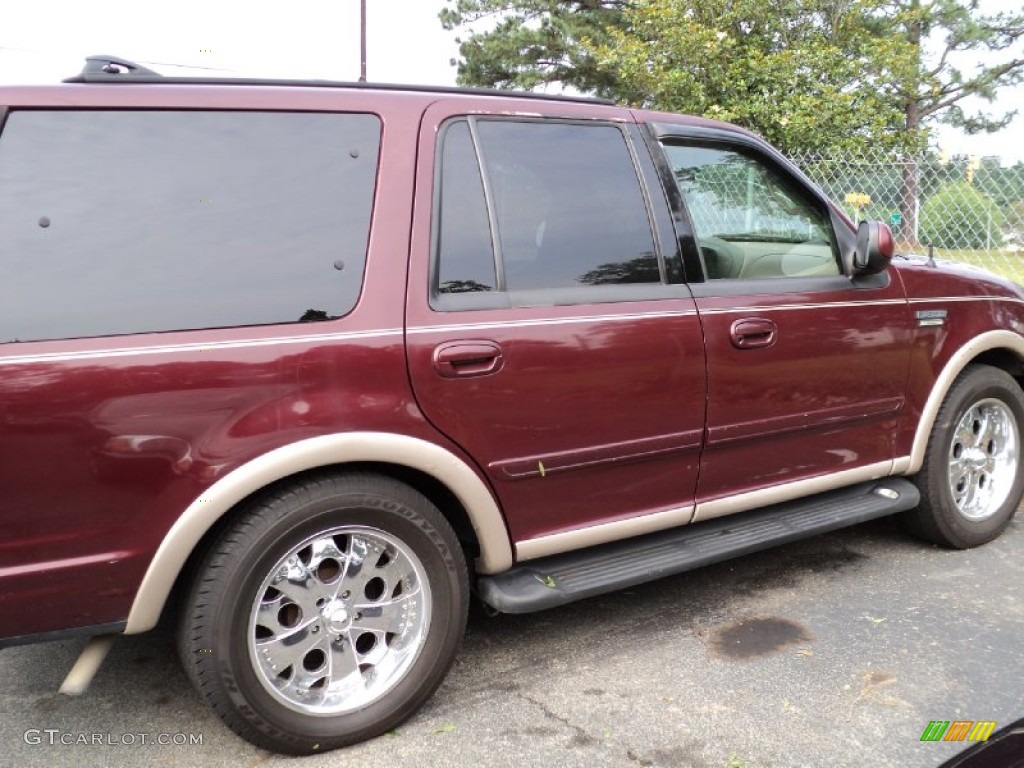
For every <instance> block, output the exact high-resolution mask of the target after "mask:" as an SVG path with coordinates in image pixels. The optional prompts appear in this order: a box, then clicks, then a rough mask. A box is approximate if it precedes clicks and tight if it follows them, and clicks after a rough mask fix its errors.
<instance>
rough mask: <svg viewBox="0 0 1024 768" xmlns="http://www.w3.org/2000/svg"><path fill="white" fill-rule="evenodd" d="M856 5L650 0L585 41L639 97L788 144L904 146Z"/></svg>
mask: <svg viewBox="0 0 1024 768" xmlns="http://www.w3.org/2000/svg"><path fill="white" fill-rule="evenodd" d="M853 5H855V4H854V3H852V2H837V0H777V2H773V3H764V2H763V0H700V2H683V1H680V0H640V1H638V2H636V3H634V4H632V5H630V6H629V7H628V8H627V9H626V10H625V11H624V13H623V15H624V23H623V24H621V25H619V27H617V28H615V29H611V30H609V31H608V34H607V37H608V39H607V40H606V41H605V42H601V43H596V42H594V41H593V40H589V39H588V40H585V41H584V45H586V46H588V47H589V48H590V50H591V51H592V53H593V55H594V58H595V59H596V61H597V62H598V64H599V65H600V66H601V67H604V68H606V69H608V70H609V71H612V72H615V73H616V76H617V79H618V89H619V93H620V95H621V97H623V98H624V99H625V100H626V101H627V102H629V103H631V104H635V105H641V106H646V107H652V108H655V109H665V110H669V111H676V112H696V113H698V114H702V115H705V116H708V117H714V118H718V119H722V120H728V121H731V122H734V123H738V124H739V125H742V126H744V127H747V128H750V129H752V130H754V131H756V132H758V133H760V134H761V135H762V136H764V137H765V138H766V139H768V140H769V141H771V142H772V143H773V144H775V145H776V146H778V147H780V148H781V149H783V150H784V151H788V152H818V151H827V150H835V149H839V148H842V149H851V148H858V147H860V148H862V147H864V146H868V145H872V146H877V145H878V144H885V145H889V146H894V145H899V144H900V143H901V142H902V140H903V138H904V137H903V135H902V133H901V128H902V113H901V112H900V110H899V108H898V107H897V106H896V105H894V104H892V103H891V101H890V100H888V99H886V98H884V97H883V96H884V92H883V91H882V89H880V88H879V87H877V85H878V84H876V83H873V82H872V80H873V78H874V74H873V72H872V70H871V68H870V67H868V66H866V62H867V59H866V57H865V56H864V55H861V54H860V52H862V51H865V50H867V49H869V48H870V45H871V41H870V40H869V37H870V35H871V33H872V30H871V29H870V27H869V25H868V24H867V23H866V22H865V19H864V18H863V16H862V15H858V14H856V13H853V12H852V11H851V10H850V7H852V6H853Z"/></svg>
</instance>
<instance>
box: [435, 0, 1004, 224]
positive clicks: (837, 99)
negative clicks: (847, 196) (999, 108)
mask: <svg viewBox="0 0 1024 768" xmlns="http://www.w3.org/2000/svg"><path fill="white" fill-rule="evenodd" d="M449 4H450V7H448V8H446V9H445V10H444V11H443V12H442V14H441V17H442V22H443V23H444V24H445V26H446V27H447V28H449V29H454V28H461V27H463V26H470V25H473V24H479V23H481V22H487V21H488V20H494V19H496V20H497V21H496V23H495V24H493V25H491V26H490V27H489V28H488V29H486V30H485V31H474V32H471V33H470V34H469V36H468V37H467V38H466V39H465V41H463V42H462V44H461V49H460V50H461V54H462V60H461V61H460V63H459V81H460V82H461V83H463V84H466V85H484V86H497V87H519V88H534V87H536V86H538V85H542V84H547V83H560V84H563V85H567V86H571V87H573V88H576V89H578V90H581V91H586V92H593V93H597V94H598V95H603V96H610V97H612V98H615V99H618V100H620V101H624V102H626V103H629V104H633V105H641V106H649V107H654V108H663V109H669V110H673V111H680V112H689V113H695V114H700V115H706V116H709V117H717V118H722V119H727V120H732V121H734V122H737V123H739V124H740V125H743V126H745V127H747V128H750V129H752V130H754V131H756V132H758V133H761V134H762V135H764V136H765V137H766V138H768V139H769V140H770V141H772V142H773V143H775V144H777V145H779V146H780V147H781V148H782V149H784V150H786V151H789V152H809V151H810V152H815V151H831V150H835V149H852V148H856V147H858V146H866V145H871V146H873V147H877V146H879V145H882V146H891V147H898V148H900V149H902V150H903V151H904V152H905V153H906V154H905V157H904V160H903V162H902V179H901V198H902V199H901V203H900V209H901V213H902V215H903V229H904V231H905V232H907V233H909V234H910V235H911V236H912V233H913V232H915V231H916V222H915V215H916V211H917V201H918V198H919V190H918V179H919V168H918V166H917V160H916V157H917V153H918V151H919V150H920V149H922V148H923V147H924V146H925V145H926V142H927V136H928V126H929V125H930V124H933V123H935V122H938V121H942V122H946V123H949V124H952V125H954V126H957V127H960V128H962V129H964V130H966V131H969V132H978V131H991V130H997V129H999V128H1001V127H1004V126H1005V125H1007V124H1008V122H1009V121H1010V120H1011V119H1012V117H1013V114H1012V113H1006V114H990V113H987V112H984V111H981V112H978V113H976V114H968V113H967V111H966V110H965V108H964V104H965V103H966V101H967V100H968V98H969V97H977V98H980V99H982V100H988V101H989V102H991V101H993V100H994V99H995V97H996V95H997V94H998V92H999V90H1000V89H1001V88H1005V87H1008V86H1012V85H1014V84H1018V83H1021V82H1022V81H1024V51H1022V50H1021V47H1022V43H1024V13H1015V14H1011V13H997V14H984V13H981V11H980V10H979V9H980V3H979V0H773V2H771V3H765V2H763V0H628V1H626V0H623V1H621V2H601V1H599V0H590V1H589V2H587V1H585V0H577V1H576V2H558V1H557V0H506V1H504V2H502V1H501V0H449ZM965 53H966V54H979V53H981V54H984V55H985V56H987V57H988V63H986V64H984V65H980V66H977V67H973V68H965V67H963V66H962V65H961V64H960V63H959V62H961V61H963V55H964V54H965ZM977 58H978V56H976V55H972V59H974V60H976V59H977Z"/></svg>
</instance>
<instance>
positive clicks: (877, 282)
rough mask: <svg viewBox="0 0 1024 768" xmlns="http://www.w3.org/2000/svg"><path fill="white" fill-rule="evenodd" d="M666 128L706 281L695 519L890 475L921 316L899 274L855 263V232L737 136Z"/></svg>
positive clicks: (700, 303)
mask: <svg viewBox="0 0 1024 768" xmlns="http://www.w3.org/2000/svg"><path fill="white" fill-rule="evenodd" d="M722 133H723V134H724V135H723V136H722V137H721V138H718V137H713V136H709V135H708V133H707V132H704V134H703V135H702V136H701V138H700V139H699V140H697V139H687V138H683V137H666V138H664V139H663V144H664V149H665V154H666V157H667V159H668V162H669V164H670V166H671V171H672V174H673V176H674V177H675V180H676V183H677V185H678V189H679V191H680V192H681V194H682V197H683V199H684V201H685V207H686V210H687V212H688V215H689V220H690V222H691V224H692V228H693V232H694V235H695V237H696V242H697V244H698V247H699V249H700V251H701V254H702V258H703V263H704V265H705V273H706V279H705V281H704V282H703V283H701V284H696V285H693V286H692V289H693V292H694V297H695V299H696V302H697V309H698V313H699V314H700V318H701V322H702V324H703V328H704V335H705V339H706V345H707V361H708V420H707V435H706V440H707V442H706V445H705V449H704V453H703V455H702V458H701V467H700V481H699V484H698V489H697V502H698V504H697V515H696V519H705V518H709V517H714V516H718V515H723V514H730V513H732V512H736V511H741V510H743V509H748V508H751V507H755V506H761V505H764V504H767V503H773V502H776V501H782V500H786V499H789V498H795V497H798V496H804V495H809V494H812V493H816V492H820V491H825V490H830V489H832V488H836V487H840V486H842V485H848V484H852V483H855V482H859V481H862V480H869V479H873V478H875V477H880V476H884V475H888V474H889V473H890V472H891V469H892V460H893V458H894V457H893V451H894V434H895V431H896V427H897V424H898V419H899V416H900V413H901V410H902V408H903V406H904V390H905V387H906V381H907V371H908V365H909V340H910V322H909V315H908V309H907V304H906V300H905V296H904V293H903V288H902V284H901V283H900V281H899V278H898V277H896V276H892V275H889V274H885V273H883V274H882V275H875V276H872V277H870V278H852V277H851V276H849V275H846V274H844V268H843V260H842V259H841V258H840V256H841V252H842V249H846V248H849V246H850V243H851V242H852V241H851V237H852V230H851V229H850V228H849V225H848V224H847V223H846V222H845V221H844V220H843V219H842V218H841V217H840V216H838V215H836V214H835V212H834V211H832V210H831V209H830V207H829V205H828V203H827V202H826V201H825V200H824V199H822V198H820V197H818V195H817V193H815V192H814V191H813V190H811V189H810V188H809V187H807V186H806V185H805V184H803V183H802V182H801V181H799V179H798V178H797V177H796V176H795V175H793V174H792V173H791V172H790V171H789V170H788V169H787V168H786V166H785V164H784V163H783V162H782V161H781V160H780V159H778V158H776V157H775V156H774V155H772V154H770V153H768V152H766V151H760V150H759V147H758V146H757V145H756V143H754V142H753V141H751V142H750V143H741V142H740V141H738V140H737V139H736V138H735V137H736V134H735V133H731V135H730V134H727V133H726V132H724V131H723V132H722Z"/></svg>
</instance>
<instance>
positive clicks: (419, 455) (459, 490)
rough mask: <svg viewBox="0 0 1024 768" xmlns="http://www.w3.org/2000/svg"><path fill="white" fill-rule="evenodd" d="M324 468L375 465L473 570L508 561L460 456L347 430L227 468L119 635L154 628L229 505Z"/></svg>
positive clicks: (497, 518)
mask: <svg viewBox="0 0 1024 768" xmlns="http://www.w3.org/2000/svg"><path fill="white" fill-rule="evenodd" d="M326 467H339V468H340V467H344V468H359V469H364V470H367V469H369V470H371V471H379V472H380V473H381V474H385V475H389V476H391V477H394V478H396V479H398V480H402V481H404V482H406V483H408V484H409V485H411V486H413V487H414V488H416V489H417V490H419V491H420V492H421V493H424V495H426V496H427V497H428V498H430V499H431V501H433V502H434V503H435V504H437V505H438V506H439V508H441V511H442V513H444V514H445V516H446V517H448V518H449V520H450V522H451V523H452V526H453V528H454V529H455V531H456V534H457V535H458V536H459V537H460V540H462V541H463V542H464V543H468V544H470V545H471V546H473V547H474V548H475V550H476V554H477V557H476V570H477V571H478V572H480V573H487V574H491V573H498V572H500V571H503V570H506V569H508V568H509V567H511V565H512V545H511V542H510V540H509V535H508V529H507V527H506V526H505V520H504V518H503V517H502V514H501V511H500V510H499V508H498V505H497V503H496V501H495V499H494V497H493V495H492V494H491V491H490V489H489V488H488V487H487V485H486V484H485V483H484V482H483V481H482V480H481V479H480V477H479V476H478V475H477V474H476V472H474V471H473V469H472V468H471V467H470V466H469V465H468V464H467V463H466V462H465V461H463V460H462V459H461V458H459V457H458V456H456V455H455V454H453V453H452V452H450V451H448V450H446V449H445V448H442V447H440V446H438V445H435V444H434V443H430V442H427V441H425V440H421V439H418V438H414V437H408V436H406V435H396V434H389V433H383V432H347V433H341V434H335V435H321V436H319V437H314V438H309V439H307V440H301V441H299V442H296V443H291V444H289V445H285V446H282V447H280V448H276V449H274V450H272V451H269V452H268V453H265V454H263V455H261V456H259V457H257V458H255V459H253V460H252V461H249V462H247V463H246V464H243V465H242V466H240V467H238V468H236V469H234V470H232V471H231V472H230V473H228V474H227V475H225V476H224V477H222V478H221V479H220V480H218V481H217V482H215V483H214V484H213V485H211V486H210V487H209V488H207V489H206V490H205V491H204V492H203V494H202V495H201V496H200V497H199V498H197V499H195V500H194V501H193V502H192V503H191V504H190V505H189V506H188V507H187V508H186V509H185V511H184V512H183V513H182V514H181V515H180V516H179V517H178V519H177V520H176V521H175V522H174V525H172V526H171V528H170V530H169V531H168V532H167V533H166V534H165V535H164V538H163V540H162V541H161V542H160V546H159V547H158V548H157V551H156V554H155V555H154V556H153V559H152V560H151V561H150V564H149V567H148V568H147V569H146V573H145V575H144V576H143V579H142V583H141V584H140V586H139V589H138V591H137V592H136V594H135V599H134V601H133V602H132V607H131V610H130V612H129V614H128V621H127V626H126V627H125V630H124V632H125V634H136V633H139V632H145V631H147V630H149V629H152V628H153V627H154V626H156V623H157V621H158V620H159V619H160V615H161V613H162V612H163V608H164V605H165V604H166V603H167V599H168V597H169V595H170V594H171V590H172V588H173V587H174V585H175V583H176V581H177V580H178V577H179V575H180V574H182V573H183V571H184V570H185V568H186V564H187V563H188V562H189V559H190V557H192V555H193V553H194V552H195V551H196V549H197V547H199V546H201V544H202V542H203V541H204V539H205V537H206V536H207V534H209V533H210V532H211V530H213V529H214V528H215V526H217V525H218V523H221V522H222V521H224V520H225V516H228V515H229V514H230V512H231V510H233V509H235V508H236V507H237V506H238V505H239V504H240V503H241V502H243V501H245V500H246V499H247V498H249V497H250V496H252V495H253V494H255V493H257V492H259V491H261V490H263V489H264V488H266V487H268V486H270V485H272V484H274V483H278V482H281V481H283V480H287V479H288V478H291V477H294V476H297V475H300V474H302V473H304V472H308V471H310V470H317V469H324V468H326Z"/></svg>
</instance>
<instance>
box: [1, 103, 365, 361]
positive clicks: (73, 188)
mask: <svg viewBox="0 0 1024 768" xmlns="http://www.w3.org/2000/svg"><path fill="white" fill-rule="evenodd" d="M379 144H380V122H379V120H378V119H377V118H376V117H375V116H372V115H357V114H315V113H273V112H161V111H145V112H131V111H18V112H13V113H12V114H11V115H10V116H9V117H8V119H7V122H6V124H5V126H4V131H3V135H2V136H0V265H2V268H3V280H2V281H0V342H11V341H31V340H42V339H58V338H75V337H85V336H106V335H114V334H127V333H144V332H151V331H170V330H185V329H202V328H217V327H229V326H244V325H263V324H270V323H294V322H310V321H317V320H329V319H333V318H336V317H339V316H341V315H344V314H345V313H347V312H349V311H350V310H351V309H352V307H353V306H354V305H355V302H356V300H357V299H358V296H359V291H360V287H361V283H362V274H363V266H364V262H365V259H366V249H367V241H368V236H369V228H370V215H371V209H372V203H373V193H374V185H375V179H376V171H377V156H378V151H379Z"/></svg>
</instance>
